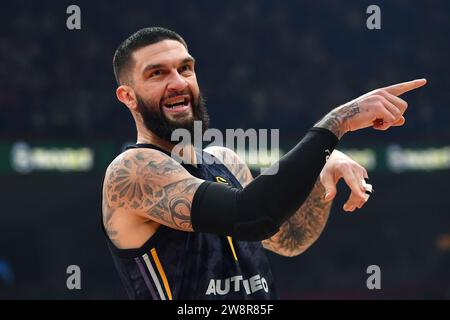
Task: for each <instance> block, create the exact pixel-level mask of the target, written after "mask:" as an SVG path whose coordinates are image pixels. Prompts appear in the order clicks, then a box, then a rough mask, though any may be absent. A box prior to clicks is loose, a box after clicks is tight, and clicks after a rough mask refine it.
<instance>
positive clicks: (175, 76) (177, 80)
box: [167, 70, 188, 91]
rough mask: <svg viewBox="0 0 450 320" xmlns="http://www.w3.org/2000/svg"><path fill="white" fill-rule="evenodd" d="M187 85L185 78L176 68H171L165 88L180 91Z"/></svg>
mask: <svg viewBox="0 0 450 320" xmlns="http://www.w3.org/2000/svg"><path fill="white" fill-rule="evenodd" d="M187 86H188V83H187V81H186V79H184V78H183V76H181V75H180V74H179V73H178V70H173V71H172V72H171V74H170V77H169V83H168V85H167V89H169V90H173V91H181V90H184V89H186V87H187Z"/></svg>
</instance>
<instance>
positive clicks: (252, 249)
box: [103, 144, 277, 300]
mask: <svg viewBox="0 0 450 320" xmlns="http://www.w3.org/2000/svg"><path fill="white" fill-rule="evenodd" d="M129 148H152V149H156V150H159V151H161V152H164V153H166V154H169V153H167V152H165V151H164V150H161V149H160V148H158V147H156V146H154V145H150V144H137V145H131V146H129V147H127V149H129ZM196 152H197V158H199V157H202V159H203V162H202V164H198V165H197V166H193V165H188V164H182V166H183V167H184V168H185V169H186V170H187V171H188V172H189V173H190V174H191V175H193V176H195V177H197V178H200V179H203V180H208V181H215V182H221V183H228V184H229V185H231V186H233V187H235V188H242V186H241V184H240V183H239V181H237V179H236V178H235V177H234V175H233V174H232V173H231V172H230V171H229V170H228V169H227V167H226V166H225V165H224V164H222V163H220V162H219V161H218V159H217V158H214V156H213V155H210V154H208V153H206V152H200V151H198V150H197V151H196ZM169 155H170V154H169ZM211 160H214V161H211ZM208 163H212V164H208ZM211 210H214V208H211ZM103 230H104V228H103ZM104 231H105V230H104ZM105 235H106V232H105ZM106 237H107V239H108V245H109V248H110V251H111V254H112V256H113V260H114V263H115V266H116V268H117V271H118V272H119V275H120V277H121V279H122V282H123V284H124V286H125V289H126V291H127V294H128V296H129V298H130V299H154V300H172V299H187V300H189V299H239V300H242V299H258V300H260V299H277V295H276V292H275V288H274V283H273V278H272V273H271V270H270V266H269V262H268V259H267V257H266V254H265V252H264V251H265V249H264V248H263V247H262V244H261V242H259V241H258V242H246V241H236V240H234V239H232V238H231V237H226V236H219V235H215V234H208V233H201V232H184V231H179V230H175V229H172V228H169V227H166V226H164V225H161V226H160V227H159V228H158V230H157V231H156V233H155V234H154V235H153V236H151V237H150V239H149V240H148V241H147V242H146V243H145V244H144V245H143V246H142V247H141V248H139V249H118V248H117V247H116V246H115V245H114V244H113V243H112V242H111V240H110V239H109V238H108V236H106Z"/></svg>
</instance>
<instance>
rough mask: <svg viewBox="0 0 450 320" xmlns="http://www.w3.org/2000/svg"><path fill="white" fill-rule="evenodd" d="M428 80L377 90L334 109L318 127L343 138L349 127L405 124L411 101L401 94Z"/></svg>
mask: <svg viewBox="0 0 450 320" xmlns="http://www.w3.org/2000/svg"><path fill="white" fill-rule="evenodd" d="M426 83H427V81H426V79H418V80H413V81H408V82H403V83H398V84H394V85H391V86H388V87H384V88H380V89H377V90H373V91H371V92H369V93H366V94H364V95H362V96H361V97H359V98H356V99H354V100H352V101H350V102H348V103H346V104H344V105H342V106H340V107H337V108H335V109H333V110H332V111H331V112H329V113H328V114H327V115H326V116H325V117H324V118H323V119H322V120H320V121H319V122H318V123H316V125H315V127H320V128H325V129H328V130H330V131H331V132H333V133H334V134H335V135H336V136H337V137H338V138H339V139H340V138H341V137H342V136H343V135H344V134H345V133H346V132H349V131H356V130H359V129H364V128H368V127H373V128H374V129H376V130H387V129H388V128H390V127H393V126H401V125H403V124H404V123H405V118H404V117H403V114H404V112H405V110H406V108H407V107H408V104H407V102H406V101H404V100H403V99H401V98H399V97H398V96H400V95H402V94H403V93H405V92H408V91H411V90H414V89H417V88H420V87H422V86H424V85H425V84H426Z"/></svg>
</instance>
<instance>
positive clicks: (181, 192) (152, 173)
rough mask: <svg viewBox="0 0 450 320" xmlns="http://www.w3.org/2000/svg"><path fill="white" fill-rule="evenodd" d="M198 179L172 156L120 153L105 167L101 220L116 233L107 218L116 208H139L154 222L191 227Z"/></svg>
mask: <svg viewBox="0 0 450 320" xmlns="http://www.w3.org/2000/svg"><path fill="white" fill-rule="evenodd" d="M171 176H172V178H171ZM175 176H176V177H183V176H185V178H181V179H175V178H173V177H175ZM171 181H172V182H171ZM173 181H176V182H173ZM200 183H201V180H199V179H196V178H194V177H192V176H190V175H189V174H187V172H186V171H185V169H184V168H183V167H182V166H181V165H179V164H178V163H177V162H176V161H175V160H173V159H170V158H167V157H155V156H154V154H152V153H148V152H147V153H146V152H137V153H132V154H124V155H123V156H122V157H121V158H118V159H117V160H116V161H114V162H113V163H112V164H111V166H110V167H109V169H108V171H107V176H106V178H105V183H104V187H103V188H104V191H103V223H104V225H105V228H106V230H107V232H108V234H109V235H110V237H111V235H112V236H113V237H114V236H117V233H114V230H112V228H111V223H110V222H111V218H112V216H113V214H114V211H115V210H117V209H119V208H124V209H126V210H130V211H133V210H134V211H140V212H143V213H146V214H147V215H148V216H149V217H150V218H151V219H152V220H154V221H156V222H159V223H164V224H166V225H169V226H171V227H173V228H177V229H180V230H185V231H192V224H191V218H190V211H191V207H192V198H193V195H194V193H195V191H196V190H197V188H198V186H199V185H200ZM113 237H111V238H113ZM112 240H113V239H112Z"/></svg>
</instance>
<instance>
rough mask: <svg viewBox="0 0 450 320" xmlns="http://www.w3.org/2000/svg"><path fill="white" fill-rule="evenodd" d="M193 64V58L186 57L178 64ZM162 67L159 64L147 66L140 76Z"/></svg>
mask: <svg viewBox="0 0 450 320" xmlns="http://www.w3.org/2000/svg"><path fill="white" fill-rule="evenodd" d="M189 62H192V63H195V59H194V58H193V57H187V58H184V59H183V60H181V63H180V64H185V63H189ZM162 66H163V65H162V64H161V63H155V64H148V65H146V66H145V68H144V70H142V74H145V73H146V72H148V71H150V70H153V69H158V68H161V67H162Z"/></svg>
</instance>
